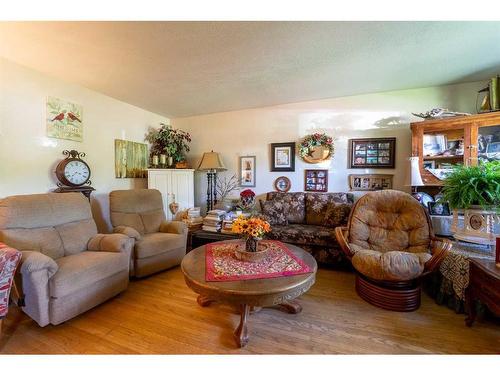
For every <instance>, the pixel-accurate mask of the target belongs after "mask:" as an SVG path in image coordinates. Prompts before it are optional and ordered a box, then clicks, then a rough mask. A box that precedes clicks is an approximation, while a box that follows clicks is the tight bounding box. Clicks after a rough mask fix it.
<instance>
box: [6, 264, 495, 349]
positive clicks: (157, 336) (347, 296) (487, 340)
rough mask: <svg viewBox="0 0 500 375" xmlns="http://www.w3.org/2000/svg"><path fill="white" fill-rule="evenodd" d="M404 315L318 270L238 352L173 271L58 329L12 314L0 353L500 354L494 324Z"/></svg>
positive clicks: (425, 313)
mask: <svg viewBox="0 0 500 375" xmlns="http://www.w3.org/2000/svg"><path fill="white" fill-rule="evenodd" d="M422 297H423V300H422V307H421V308H420V309H419V310H417V311H415V312H411V313H397V312H390V311H385V310H381V309H378V308H376V307H373V306H371V305H369V304H367V303H366V302H364V301H362V300H361V299H360V298H359V297H358V296H357V295H356V292H355V291H354V275H353V274H351V273H349V272H340V271H332V270H324V269H321V270H319V272H318V277H317V281H316V284H315V285H314V286H313V288H312V289H311V290H310V291H309V292H308V293H307V294H306V295H304V296H302V297H301V298H300V299H299V300H300V301H301V304H302V306H303V308H304V309H303V311H302V313H300V314H298V315H289V314H286V313H283V312H281V311H279V310H277V309H262V310H261V311H259V312H257V313H255V314H252V315H251V316H250V319H249V334H250V342H249V344H248V346H246V347H245V348H243V349H237V348H236V346H235V343H234V339H233V336H232V332H233V330H234V329H235V327H236V326H237V324H238V322H239V315H238V314H236V311H235V309H234V308H232V307H229V306H224V305H221V304H218V303H214V304H212V305H211V306H209V307H204V308H203V307H200V306H199V305H198V304H197V303H196V295H195V294H194V293H193V292H192V291H191V290H190V289H188V288H187V287H186V286H185V284H184V280H183V278H182V274H181V271H180V269H179V268H175V269H173V270H170V271H167V272H163V273H160V274H157V275H154V276H152V277H149V278H147V279H144V280H138V281H132V282H131V283H130V287H129V289H128V290H127V291H126V292H124V293H122V294H121V295H119V296H117V297H116V298H114V299H112V300H110V301H108V302H107V303H105V304H103V305H101V306H98V307H96V308H94V309H92V310H91V311H88V312H87V313H85V314H83V315H81V316H79V317H77V318H74V319H72V320H70V321H68V322H66V323H64V324H61V325H59V326H47V327H44V328H40V327H39V326H38V325H37V324H36V323H34V322H33V321H32V320H31V319H30V318H28V317H27V316H26V315H24V314H23V313H22V312H20V310H19V309H17V308H11V311H10V313H9V315H8V317H7V319H6V320H5V322H4V327H3V333H4V334H3V336H2V338H1V339H0V352H1V353H4V354H7V353H10V354H15V353H18V354H20V353H26V354H28V353H30V354H31V353H35V354H41V353H50V354H57V353H61V354H62V353H68V354H69V353H78V354H87V353H88V354H90V353H123V354H126V353H136V354H137V353H151V354H182V353H192V354H210V353H220V354H225V353H227V354H250V353H276V354H291V353H314V354H321V353H328V354H335V353H499V351H500V326H499V325H498V323H495V322H492V321H484V322H476V323H475V324H474V326H473V327H472V328H467V327H466V326H465V324H464V315H461V314H455V313H454V312H453V311H451V310H449V309H448V308H446V307H444V306H439V305H437V304H436V303H435V302H434V301H433V300H432V299H430V298H429V297H428V296H427V295H425V294H423V296H422Z"/></svg>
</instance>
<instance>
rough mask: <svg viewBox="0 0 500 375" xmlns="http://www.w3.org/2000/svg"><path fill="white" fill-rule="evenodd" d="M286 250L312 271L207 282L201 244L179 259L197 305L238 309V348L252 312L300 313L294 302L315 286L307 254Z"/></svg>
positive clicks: (296, 249) (311, 261)
mask: <svg viewBox="0 0 500 375" xmlns="http://www.w3.org/2000/svg"><path fill="white" fill-rule="evenodd" d="M287 247H288V248H289V249H290V250H291V251H292V252H293V254H294V255H295V256H296V257H297V258H299V259H301V260H302V261H303V262H305V263H306V264H307V265H308V266H309V267H310V268H311V269H312V270H313V272H311V273H307V274H303V275H294V276H283V277H276V278H271V279H256V280H240V281H216V282H210V281H205V246H204V245H203V246H200V247H198V248H196V249H194V250H192V251H190V252H189V253H188V254H187V255H186V256H185V257H184V259H183V260H182V263H181V269H182V273H183V274H184V280H185V281H186V284H187V286H188V287H189V288H191V289H192V290H193V291H194V292H196V293H198V294H199V296H198V299H197V302H198V304H199V305H200V306H203V307H205V306H208V305H209V304H210V303H211V302H214V301H219V302H223V303H227V304H230V305H234V306H239V307H240V308H241V310H240V311H241V313H240V314H241V316H240V323H239V325H238V327H237V328H236V330H235V331H234V336H235V339H236V343H237V345H238V347H240V348H241V347H243V346H245V345H246V344H247V343H248V340H249V337H248V329H247V324H248V315H249V313H250V311H251V310H255V309H259V308H261V307H268V306H273V305H279V306H280V307H281V308H282V309H283V310H285V311H286V312H288V313H291V314H297V313H299V312H301V311H302V307H301V306H300V305H299V303H297V302H296V301H294V299H295V298H297V297H299V296H300V295H302V294H304V293H305V292H307V291H308V290H309V288H310V287H311V286H312V285H313V284H314V282H315V280H316V271H317V268H318V266H317V264H316V261H315V260H314V258H313V257H312V256H311V255H310V254H309V253H307V252H305V251H304V250H302V249H300V248H299V247H297V246H293V245H290V244H287Z"/></svg>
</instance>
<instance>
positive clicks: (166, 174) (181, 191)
mask: <svg viewBox="0 0 500 375" xmlns="http://www.w3.org/2000/svg"><path fill="white" fill-rule="evenodd" d="M148 189H157V190H159V191H160V192H161V195H162V198H163V209H164V211H165V215H166V216H167V220H175V219H176V217H175V215H173V214H172V212H171V211H170V208H169V205H170V203H172V202H174V200H175V202H177V203H178V204H179V211H178V213H179V212H181V211H183V210H186V209H188V208H190V207H193V206H194V169H148Z"/></svg>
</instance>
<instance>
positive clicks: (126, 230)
mask: <svg viewBox="0 0 500 375" xmlns="http://www.w3.org/2000/svg"><path fill="white" fill-rule="evenodd" d="M113 233H120V234H124V235H125V236H127V237H130V238H134V239H136V240H140V239H141V234H140V233H139V232H138V231H137V230H135V229H134V228H132V227H126V226H125V225H119V226H117V227H114V228H113Z"/></svg>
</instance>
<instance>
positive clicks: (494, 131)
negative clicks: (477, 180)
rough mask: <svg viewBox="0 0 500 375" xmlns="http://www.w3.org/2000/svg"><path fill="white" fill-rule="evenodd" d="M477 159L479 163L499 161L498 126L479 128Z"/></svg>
mask: <svg viewBox="0 0 500 375" xmlns="http://www.w3.org/2000/svg"><path fill="white" fill-rule="evenodd" d="M477 157H478V159H479V162H480V163H481V162H483V163H484V162H489V161H493V160H500V124H499V125H492V126H481V127H479V129H478V135H477Z"/></svg>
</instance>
